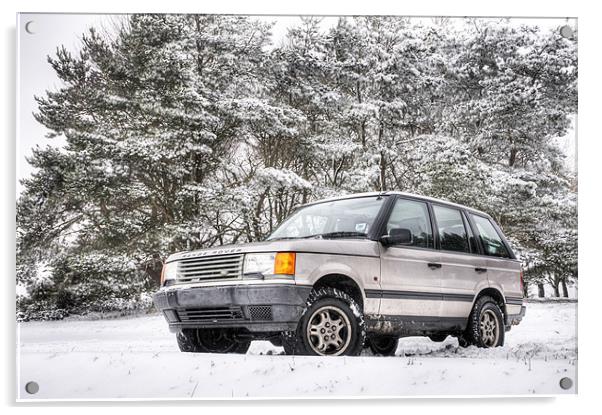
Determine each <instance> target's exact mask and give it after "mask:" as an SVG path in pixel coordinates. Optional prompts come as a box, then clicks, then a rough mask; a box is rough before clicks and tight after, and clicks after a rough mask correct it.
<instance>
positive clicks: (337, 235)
mask: <svg viewBox="0 0 602 415" xmlns="http://www.w3.org/2000/svg"><path fill="white" fill-rule="evenodd" d="M316 236H320V237H321V238H323V239H334V238H349V237H352V238H353V237H355V238H365V237H367V236H368V235H367V234H366V233H364V232H351V231H341V232H328V233H323V234H320V235H316Z"/></svg>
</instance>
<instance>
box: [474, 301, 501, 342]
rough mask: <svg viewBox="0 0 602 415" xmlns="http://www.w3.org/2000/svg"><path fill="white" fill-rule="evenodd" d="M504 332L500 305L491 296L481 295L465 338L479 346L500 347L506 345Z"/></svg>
mask: <svg viewBox="0 0 602 415" xmlns="http://www.w3.org/2000/svg"><path fill="white" fill-rule="evenodd" d="M504 333H505V330H504V315H503V314H502V310H501V309H500V306H499V305H498V304H497V302H496V301H495V300H494V299H493V298H491V297H488V296H483V297H480V298H479V299H478V300H477V301H476V302H475V305H474V307H473V309H472V313H471V314H470V317H469V319H468V327H467V329H466V335H465V339H466V340H467V341H468V342H469V343H470V344H473V345H475V346H478V347H498V346H503V345H504Z"/></svg>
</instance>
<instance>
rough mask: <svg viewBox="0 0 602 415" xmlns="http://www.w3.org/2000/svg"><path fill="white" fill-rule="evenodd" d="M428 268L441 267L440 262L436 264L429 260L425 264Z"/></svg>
mask: <svg viewBox="0 0 602 415" xmlns="http://www.w3.org/2000/svg"><path fill="white" fill-rule="evenodd" d="M426 265H427V266H428V267H429V268H430V269H437V268H441V264H436V263H434V262H429V263H428V264H426Z"/></svg>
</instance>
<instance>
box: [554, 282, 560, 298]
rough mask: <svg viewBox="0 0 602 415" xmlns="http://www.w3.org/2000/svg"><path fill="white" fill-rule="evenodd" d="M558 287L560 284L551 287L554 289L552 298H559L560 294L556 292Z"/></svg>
mask: <svg viewBox="0 0 602 415" xmlns="http://www.w3.org/2000/svg"><path fill="white" fill-rule="evenodd" d="M559 285H560V283H556V284H554V285H553V287H554V297H560V292H559V290H558V286H559Z"/></svg>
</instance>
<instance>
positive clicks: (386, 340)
mask: <svg viewBox="0 0 602 415" xmlns="http://www.w3.org/2000/svg"><path fill="white" fill-rule="evenodd" d="M398 344H399V338H398V337H391V336H374V337H370V338H369V339H368V347H369V348H370V350H371V351H372V353H373V354H375V355H377V356H394V355H395V351H397V345H398Z"/></svg>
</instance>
